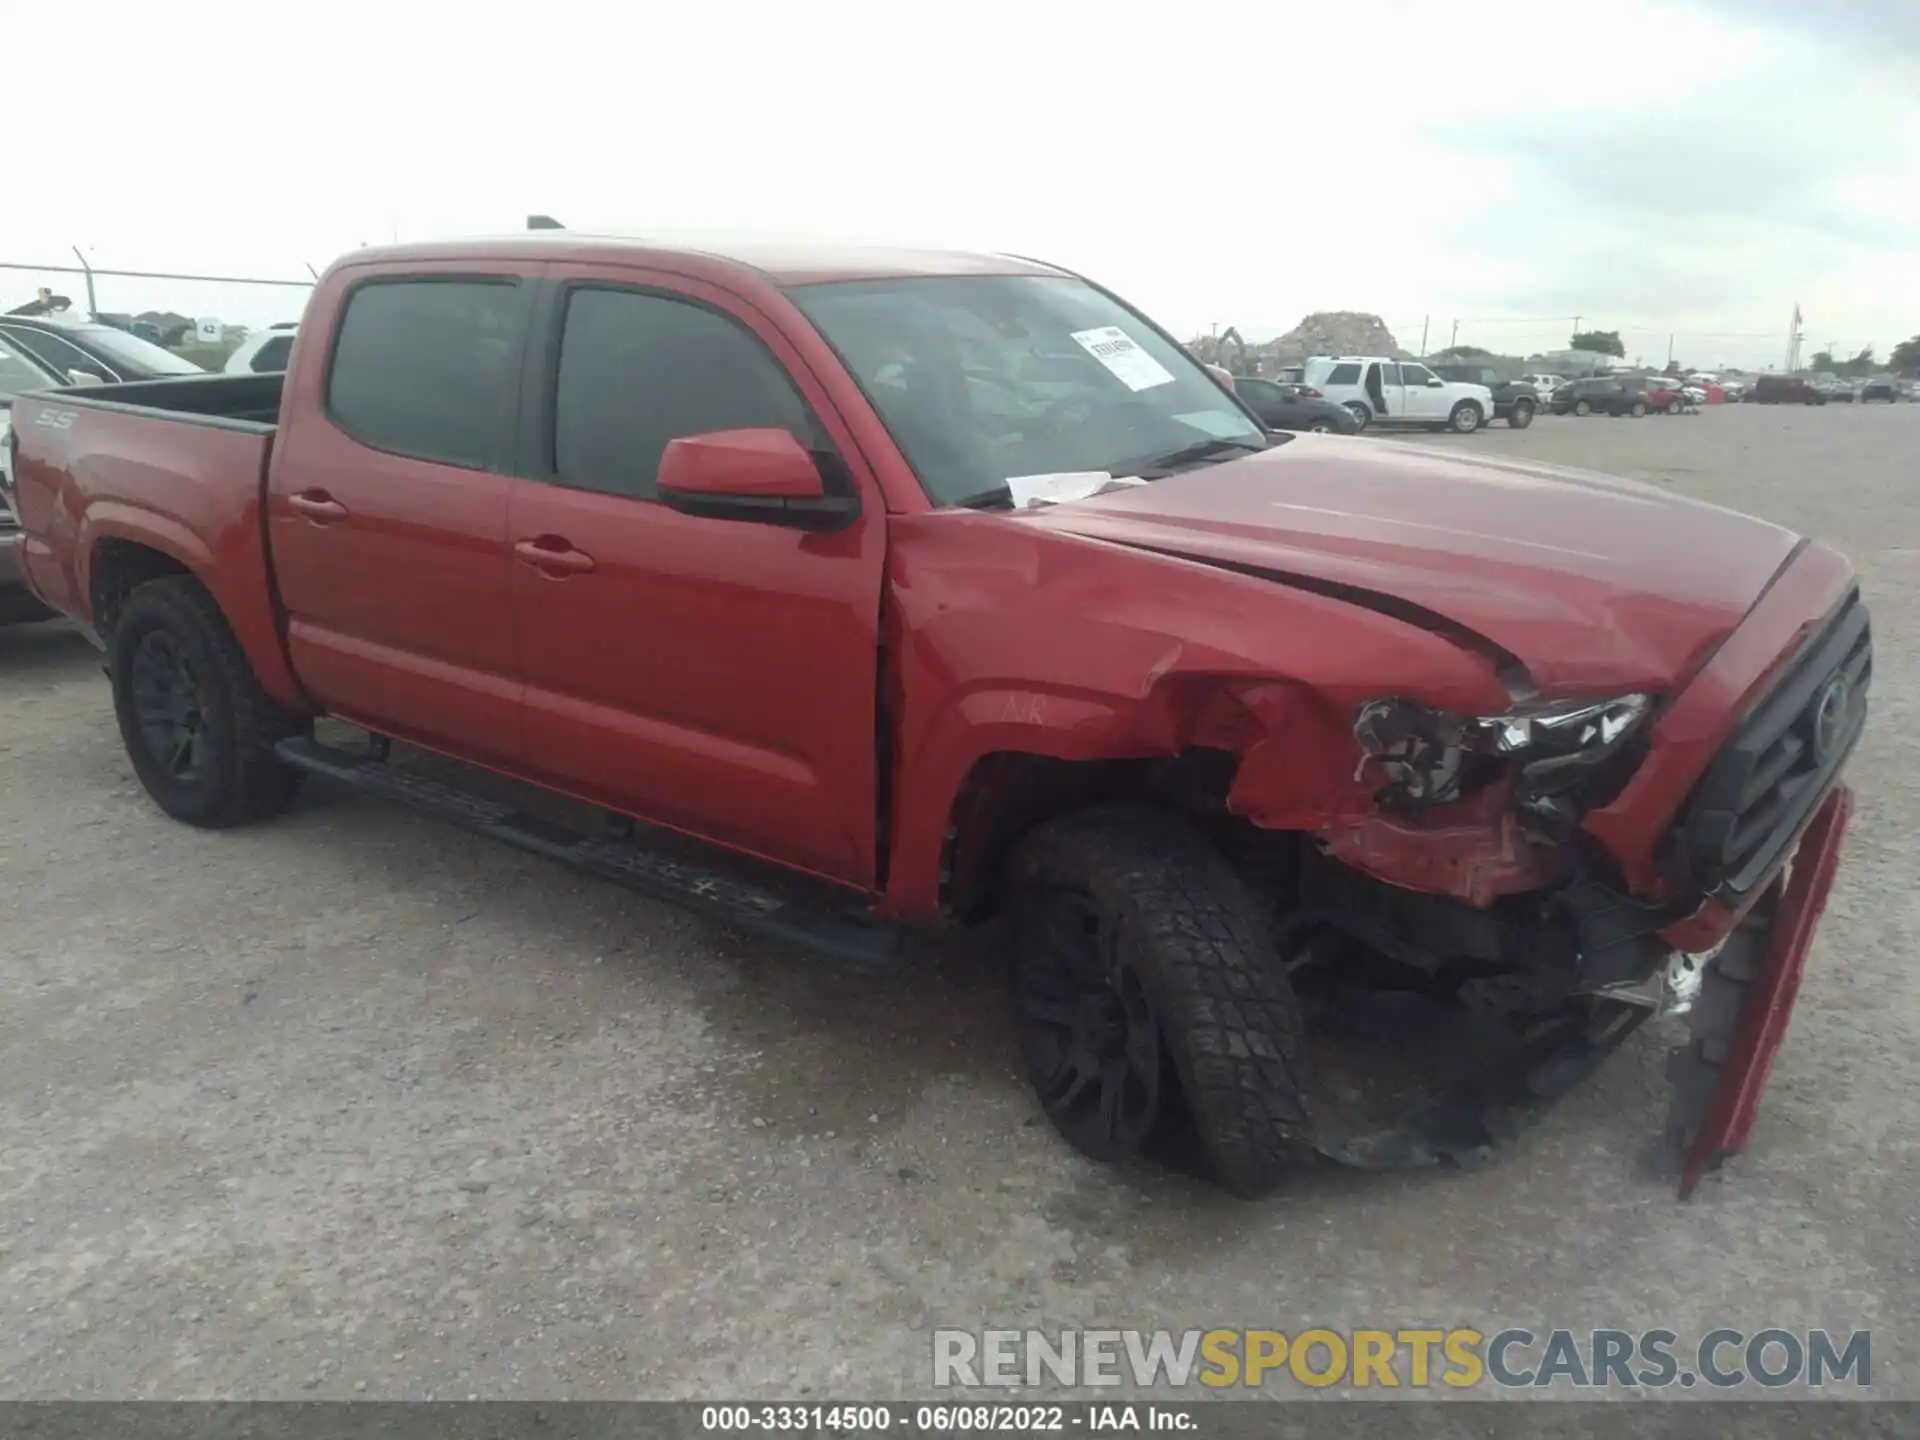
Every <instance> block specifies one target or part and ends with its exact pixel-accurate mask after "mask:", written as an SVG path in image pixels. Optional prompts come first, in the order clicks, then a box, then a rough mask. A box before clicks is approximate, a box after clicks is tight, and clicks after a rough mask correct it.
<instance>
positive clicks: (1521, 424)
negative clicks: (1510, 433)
mask: <svg viewBox="0 0 1920 1440" xmlns="http://www.w3.org/2000/svg"><path fill="white" fill-rule="evenodd" d="M1531 424H1533V406H1532V405H1531V404H1529V403H1528V402H1527V401H1525V400H1516V401H1514V402H1513V409H1511V410H1509V411H1508V412H1507V428H1508V429H1509V430H1524V429H1526V428H1527V427H1528V426H1529V425H1531Z"/></svg>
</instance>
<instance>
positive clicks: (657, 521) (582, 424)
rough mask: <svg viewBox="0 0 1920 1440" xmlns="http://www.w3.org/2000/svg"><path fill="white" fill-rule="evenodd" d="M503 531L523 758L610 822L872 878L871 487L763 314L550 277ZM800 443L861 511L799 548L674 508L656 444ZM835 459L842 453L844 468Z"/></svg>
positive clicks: (695, 288) (632, 284)
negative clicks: (539, 363)
mask: <svg viewBox="0 0 1920 1440" xmlns="http://www.w3.org/2000/svg"><path fill="white" fill-rule="evenodd" d="M554 275H555V279H554V283H553V285H552V286H551V287H550V291H549V294H548V297H547V302H546V303H545V305H544V306H543V312H544V315H545V319H544V321H543V322H542V324H541V326H540V330H541V332H542V344H543V345H544V346H545V353H547V354H550V355H552V356H554V357H556V358H555V360H554V362H553V364H552V365H551V366H550V367H548V370H547V373H545V374H543V375H542V376H541V377H540V379H539V380H538V382H537V384H538V385H539V387H540V388H539V399H538V402H537V403H536V402H535V400H534V399H533V398H532V397H530V400H529V411H528V413H529V415H530V416H531V417H533V418H530V419H529V421H528V422H527V425H528V431H529V436H530V439H529V442H528V444H527V446H525V447H523V450H522V470H523V474H525V475H526V476H527V477H529V478H526V479H523V480H522V481H521V483H520V484H518V485H517V486H516V487H515V489H514V492H513V497H512V504H511V506H510V510H509V518H508V531H509V536H510V544H511V547H512V549H513V551H514V554H515V559H514V561H513V564H512V566H511V573H512V579H511V588H512V594H513V603H514V630H515V634H516V636H517V641H518V646H519V656H520V667H521V671H522V673H523V674H524V675H525V677H526V682H527V689H526V702H525V721H524V732H525V737H526V745H527V765H528V766H529V767H530V768H531V769H532V770H534V772H535V773H536V774H538V775H540V776H541V777H542V778H544V779H546V780H547V781H548V782H549V783H551V784H554V785H556V786H559V787H560V788H563V789H566V790H569V791H571V792H573V793H575V794H577V795H580V796H582V797H584V798H587V799H590V800H593V801H595V802H597V803H599V804H602V805H605V806H607V807H609V808H611V809H615V810H618V811H622V812H625V813H629V814H634V815H638V816H640V817H642V818H643V819H647V820H651V821H654V822H656V823H660V824H664V825H668V826H672V827H674V828H676V829H680V830H683V831H687V832H690V833H692V834H696V835H699V836H702V837H704V838H706V839H709V840H715V841H719V842H721V843H723V844H727V845H730V846H733V847H735V848H738V849H742V850H746V851H750V852H752V853H755V854H758V855H762V856H765V857H767V858H770V859H773V860H778V861H781V862H783V863H786V864H789V865H793V866H798V867H800V868H802V869H806V870H811V871H813V872H814V873H816V874H821V875H825V876H827V877H829V878H831V879H834V880H838V881H842V882H845V883H849V884H853V885H858V886H863V887H865V886H870V885H872V884H873V882H874V879H875V876H876V873H877V865H876V847H877V835H878V826H877V814H878V808H879V800H878V794H879V792H878V775H877V758H878V753H877V745H876V739H875V734H876V716H877V713H878V708H877V707H878V684H877V676H878V670H879V646H880V641H879V613H880V588H881V572H882V567H883V564H884V560H885V546H886V523H885V515H884V512H883V508H882V505H881V500H880V495H879V490H878V487H877V485H876V484H875V483H874V481H873V479H872V477H871V476H870V475H869V474H868V473H867V472H866V470H865V469H864V462H862V461H861V460H860V459H859V457H858V452H857V451H856V450H855V449H854V447H853V445H852V444H851V441H850V438H849V437H848V435H847V434H846V432H845V431H844V429H843V428H842V427H841V424H840V421H839V419H838V417H837V416H836V415H834V414H833V412H832V411H831V408H830V406H829V405H828V403H827V400H826V397H825V394H824V392H823V391H822V390H821V389H820V387H819V385H818V383H817V382H816V381H815V380H814V378H813V377H812V376H811V374H810V373H809V372H808V371H807V370H806V367H805V365H804V364H803V363H802V362H801V360H800V358H799V356H798V355H797V354H796V353H795V352H794V351H793V349H792V347H791V346H790V345H789V344H788V343H787V342H786V340H785V339H784V338H783V337H782V336H781V335H780V334H779V332H778V330H777V329H775V328H774V327H773V326H772V325H771V323H770V322H768V321H767V320H766V319H765V318H764V317H763V316H761V315H760V314H759V313H758V312H757V311H755V310H753V309H751V308H750V307H747V306H745V305H744V304H741V303H740V302H738V301H736V300H735V299H734V298H733V297H732V296H730V295H729V294H728V293H727V292H725V291H722V290H719V289H717V288H715V287H711V286H706V285H703V284H700V283H698V282H694V281H690V280H687V279H685V278H684V277H679V276H668V275H654V274H649V273H647V272H644V271H637V270H628V269H624V268H618V267H607V268H600V267H569V268H564V269H563V268H562V267H558V266H556V267H555V269H554ZM759 426H778V427H781V428H784V429H787V430H790V431H792V432H793V433H794V434H796V435H797V436H799V437H800V438H801V441H802V443H803V444H805V445H807V446H808V447H809V448H810V449H813V450H814V451H815V452H816V454H819V455H822V456H825V457H826V458H825V459H823V460H822V473H823V476H824V477H825V478H826V480H827V483H828V484H829V486H842V487H850V488H851V490H852V492H853V493H856V494H858V495H859V496H860V498H861V499H862V501H863V509H862V513H861V515H860V516H859V518H858V519H857V520H856V521H855V522H854V523H853V524H852V525H851V526H850V527H849V528H847V529H845V530H840V531H836V532H833V533H829V534H822V533H808V532H806V531H801V530H796V529H790V528H786V527H783V526H777V525H771V524H764V523H759V522H754V521H742V520H721V519H706V518H696V517H693V516H689V515H684V514H681V513H679V512H677V511H674V510H671V509H669V508H667V506H666V505H664V504H663V503H661V501H660V500H659V499H658V498H657V496H656V491H655V486H654V481H655V476H656V473H657V471H658V469H659V465H660V457H661V454H662V452H663V451H664V450H665V448H666V446H667V443H668V442H669V441H670V440H672V439H674V438H676V437H678V436H681V435H693V434H700V433H704V432H709V431H715V430H729V429H737V428H745V427H759ZM839 457H847V458H846V459H845V460H842V459H841V458H839Z"/></svg>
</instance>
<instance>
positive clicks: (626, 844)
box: [274, 736, 901, 969]
mask: <svg viewBox="0 0 1920 1440" xmlns="http://www.w3.org/2000/svg"><path fill="white" fill-rule="evenodd" d="M274 753H275V754H276V755H278V756H279V757H280V758H281V759H282V760H284V761H285V762H286V763H287V764H289V765H292V766H294V767H295V768H296V769H300V770H304V771H306V772H307V773H309V774H311V775H318V776H320V777H321V778H323V779H325V780H329V781H332V782H334V783H336V784H341V785H349V786H351V787H353V788H354V789H356V790H361V791H364V792H365V793H367V794H369V795H377V796H379V797H380V798H381V799H383V800H393V801H397V802H399V803H400V804H402V805H407V806H410V807H411V808H413V809H415V810H421V811H424V812H426V813H427V814H429V815H432V816H434V817H436V818H437V819H441V820H446V821H450V822H452V823H453V824H455V825H458V826H461V827H462V828H463V829H467V830H473V831H476V832H478V833H479V834H482V835H487V836H490V837H492V838H493V839H495V840H504V841H505V842H506V843H507V844H509V845H513V846H516V847H518V848H519V849H521V850H528V851H531V852H532V853H533V854H535V855H544V856H546V857H547V858H548V859H550V860H558V861H560V862H561V863H562V864H565V865H571V866H573V867H574V868H575V869H577V870H584V871H586V872H587V873H588V874H591V875H598V876H600V877H601V878H602V879H605V880H611V881H613V882H614V883H615V884H618V885H624V886H626V887H627V888H628V889H630V890H637V891H639V892H640V893H641V894H643V895H649V896H652V897H653V898H654V899H657V900H669V901H672V902H673V903H675V904H678V905H683V906H685V907H686V908H687V909H689V910H696V911H698V912H700V913H701V914H703V915H707V916H710V917H712V918H713V919H715V920H719V921H723V922H725V923H726V924H728V925H732V926H735V927H736V928H738V929H741V930H746V931H750V932H751V933H753V934H756V935H762V936H765V937H766V938H768V939H770V940H778V941H781V942H782V943H784V944H788V945H793V946H797V947H799V948H801V949H804V950H808V951H811V952H813V953H814V954H816V955H819V956H822V957H824V958H826V959H830V960H836V961H839V962H841V963H843V964H847V965H854V966H859V967H861V968H864V969H879V968H882V967H886V966H891V965H894V964H897V963H898V962H899V960H900V958H901V954H900V931H899V929H898V928H897V927H896V926H892V925H888V924H885V923H883V922H880V921H876V920H873V919H871V918H869V917H868V916H865V915H863V914H861V913H859V912H858V911H857V910H853V909H851V908H847V909H837V908H832V907H829V906H822V905H814V904H809V903H807V902H805V901H801V900H797V899H793V898H789V897H786V896H783V895H780V894H777V893H775V892H774V891H773V890H770V889H768V888H766V887H764V886H762V885H759V884H756V883H754V882H752V881H750V880H746V879H742V878H740V877H738V876H735V875H729V874H726V873H724V872H723V871H721V870H718V869H711V868H708V867H707V866H705V865H702V864H699V863H697V862H693V861H690V860H688V859H686V858H683V857H681V856H679V855H671V854H668V853H666V852H665V850H663V849H659V848H653V847H649V846H648V845H647V844H646V843H645V841H644V839H637V838H629V837H626V836H621V835H612V834H607V835H583V834H581V833H579V832H578V831H575V830H570V829H567V828H566V827H564V826H561V825H556V824H553V823H552V822H551V821H548V820H543V819H541V818H539V817H538V816H534V815H529V814H527V813H526V812H524V811H522V810H517V809H515V808H514V807H513V806H511V805H505V804H501V803H500V802H498V801H495V800H489V799H487V798H485V797H484V796H480V795H475V794H473V793H471V792H469V791H466V790H462V789H461V788H459V787H458V786H457V785H450V784H448V783H446V782H445V781H441V780H436V779H434V778H432V777H431V776H427V775H422V774H418V773H416V772H414V771H410V770H406V769H401V768H397V767H395V766H393V765H389V764H387V763H384V762H383V761H380V760H376V759H372V758H369V757H367V756H362V755H355V754H352V753H350V752H348V751H345V750H339V749H336V748H334V747H333V746H331V745H323V744H321V743H320V742H319V741H317V740H311V739H308V738H306V737H304V736H296V737H293V738H291V739H287V740H282V741H281V742H280V743H279V744H278V745H276V746H275V747H274ZM641 833H642V834H644V833H645V832H644V830H642V831H641Z"/></svg>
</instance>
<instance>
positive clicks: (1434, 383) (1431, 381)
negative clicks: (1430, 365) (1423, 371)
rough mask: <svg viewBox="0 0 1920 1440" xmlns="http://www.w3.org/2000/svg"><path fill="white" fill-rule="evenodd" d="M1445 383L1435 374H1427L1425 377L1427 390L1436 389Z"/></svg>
mask: <svg viewBox="0 0 1920 1440" xmlns="http://www.w3.org/2000/svg"><path fill="white" fill-rule="evenodd" d="M1446 383H1447V382H1446V381H1444V380H1442V379H1440V377H1439V376H1437V375H1429V376H1428V377H1427V389H1429V390H1438V389H1439V388H1440V387H1441V386H1442V385H1445V384H1446Z"/></svg>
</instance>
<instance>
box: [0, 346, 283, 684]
mask: <svg viewBox="0 0 1920 1440" xmlns="http://www.w3.org/2000/svg"><path fill="white" fill-rule="evenodd" d="M283 380H284V376H281V375H278V374H273V375H232V376H228V375H209V376H207V377H206V378H205V379H201V378H200V377H198V376H189V377H188V378H186V379H184V380H151V381H137V382H131V383H128V384H124V385H96V386H89V387H86V388H74V389H70V390H56V391H39V392H35V393H33V394H30V395H23V396H21V397H20V398H19V399H18V400H16V401H15V402H14V414H13V422H14V429H15V434H16V437H17V445H18V449H17V451H16V453H15V457H14V461H15V469H14V484H15V487H16V490H15V494H16V508H17V509H18V511H19V516H20V525H21V529H22V531H23V532H24V536H23V539H24V544H23V545H22V547H21V550H20V568H21V571H22V574H23V577H24V578H25V579H26V581H27V584H28V587H29V588H30V589H32V590H33V591H34V592H35V593H36V594H38V595H39V596H40V597H41V598H42V599H44V600H45V601H47V602H48V603H49V604H51V605H52V606H53V607H54V608H55V609H57V610H60V611H62V612H64V613H65V614H67V615H70V616H72V617H73V618H74V619H76V620H79V621H80V622H81V623H82V624H83V625H85V626H87V627H88V629H89V630H90V631H92V632H93V633H95V635H96V638H98V637H99V636H100V635H101V634H102V633H104V629H105V628H106V627H105V626H104V625H102V623H101V622H102V621H103V620H105V619H109V618H110V617H105V616H101V615H99V614H96V613H95V611H96V603H97V601H98V600H99V598H100V596H101V595H102V594H111V593H114V592H115V591H116V588H117V587H121V586H122V582H123V581H124V579H125V578H126V577H128V576H134V575H137V576H148V575H153V574H157V573H164V571H165V570H166V569H169V568H171V569H177V570H182V571H187V572H191V573H193V574H196V575H199V576H201V577H203V580H204V582H205V584H206V586H207V589H208V590H209V591H210V592H211V593H212V595H213V597H214V599H215V600H216V601H218V602H219V604H220V607H221V609H222V611H223V612H224V613H225V614H226V616H227V620H228V623H229V624H230V625H231V626H232V627H233V632H234V635H235V637H236V638H237V639H238V640H239V641H240V644H241V647H242V648H243V649H244V650H245V651H246V652H247V656H248V659H249V660H250V661H252V663H253V665H254V667H255V669H256V670H257V672H258V673H259V675H260V677H261V680H262V683H263V684H265V685H266V686H267V687H268V690H269V692H270V693H272V694H273V695H274V696H275V698H277V699H282V700H283V701H285V702H288V703H291V702H293V701H295V700H297V698H298V691H297V688H296V687H295V685H294V683H293V679H292V676H291V674H290V673H289V672H288V670H287V668H286V665H285V659H284V655H283V653H282V651H281V647H280V639H279V633H278V623H277V617H276V616H275V614H274V611H273V602H272V593H273V592H272V585H271V581H270V579H269V576H268V566H267V557H266V548H265V540H264V535H263V530H262V515H261V505H262V501H263V497H264V491H265V484H266V474H267V462H268V459H269V457H270V456H271V454H272V451H273V443H274V439H275V435H276V431H277V429H278V425H279V414H280V391H281V386H282V383H283Z"/></svg>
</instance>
